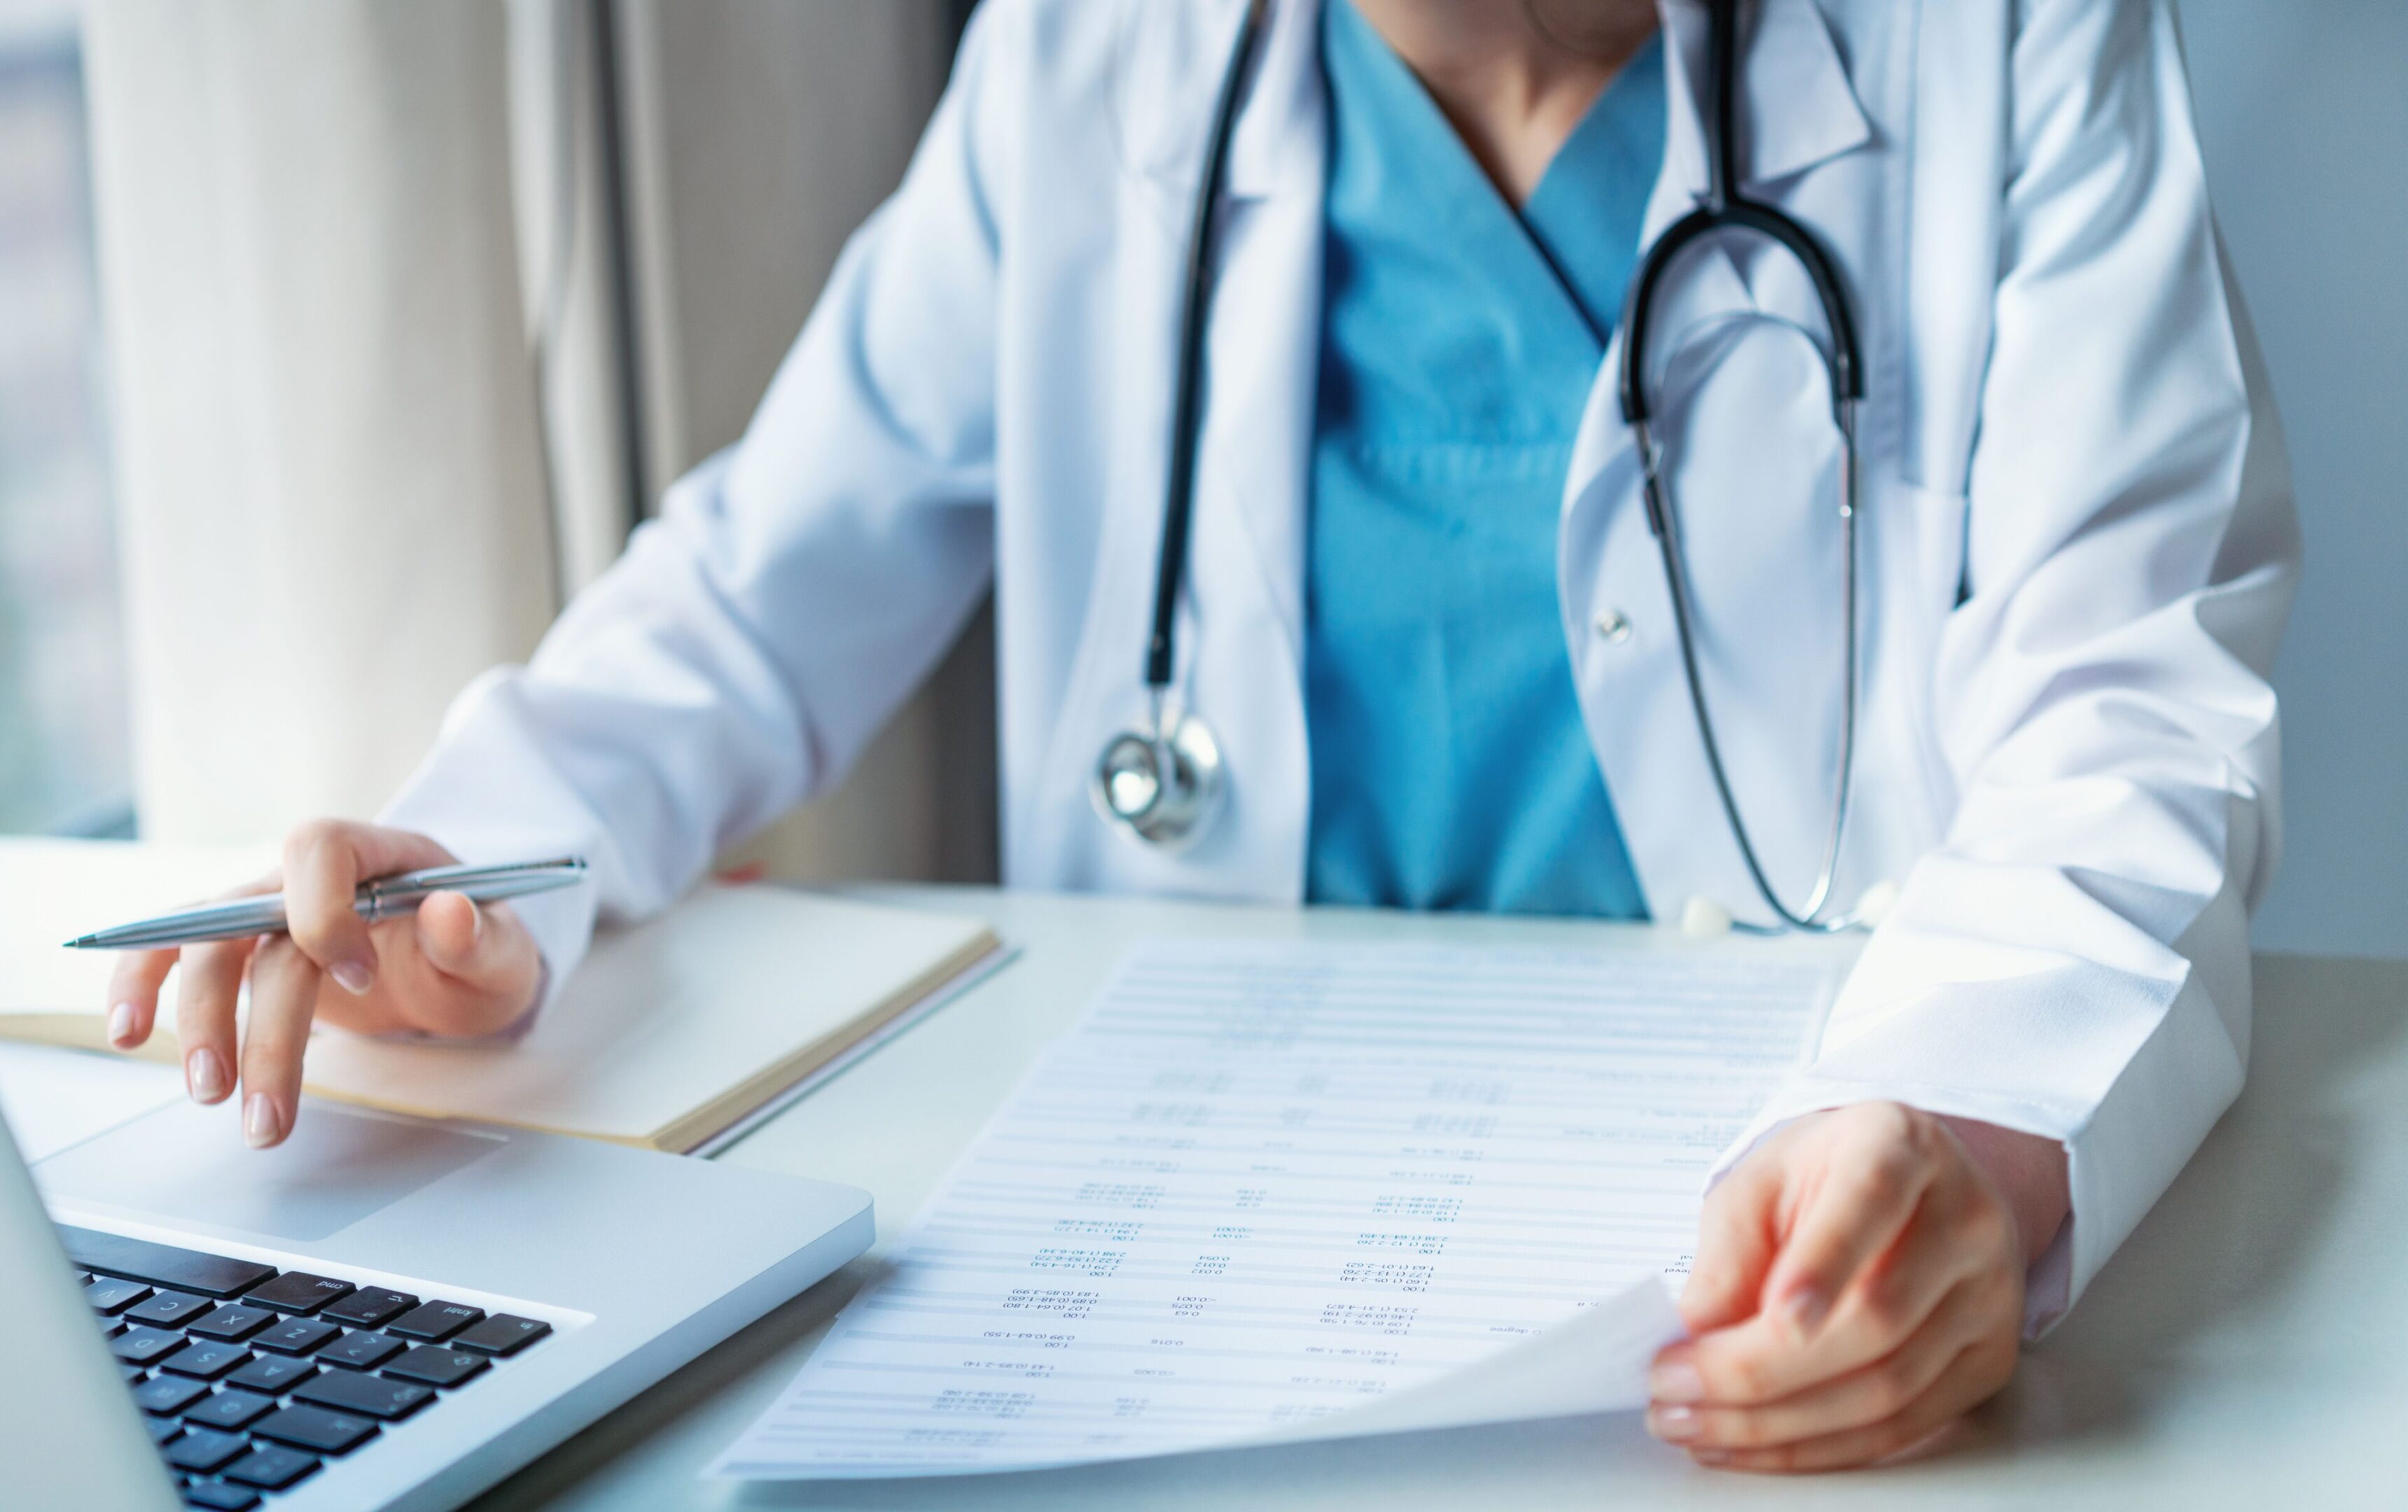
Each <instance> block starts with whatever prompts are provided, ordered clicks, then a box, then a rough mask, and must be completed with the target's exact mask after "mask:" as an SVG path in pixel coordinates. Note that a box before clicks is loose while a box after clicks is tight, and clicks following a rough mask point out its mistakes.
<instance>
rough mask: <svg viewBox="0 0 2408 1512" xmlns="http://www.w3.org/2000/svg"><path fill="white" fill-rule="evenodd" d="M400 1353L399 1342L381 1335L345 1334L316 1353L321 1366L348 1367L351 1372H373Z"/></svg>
mask: <svg viewBox="0 0 2408 1512" xmlns="http://www.w3.org/2000/svg"><path fill="white" fill-rule="evenodd" d="M399 1353H401V1341H400V1340H399V1339H389V1338H386V1337H385V1336H384V1335H383V1334H368V1333H359V1334H344V1335H343V1336H342V1337H341V1338H339V1339H337V1340H336V1341H335V1342H334V1343H332V1344H330V1345H328V1346H326V1347H325V1348H322V1349H321V1350H319V1351H318V1361H319V1362H320V1363H322V1364H328V1365H349V1366H351V1368H352V1369H353V1370H374V1369H376V1367H377V1366H379V1365H380V1364H383V1363H384V1362H386V1361H388V1360H390V1359H392V1358H393V1357H394V1355H397V1354H399Z"/></svg>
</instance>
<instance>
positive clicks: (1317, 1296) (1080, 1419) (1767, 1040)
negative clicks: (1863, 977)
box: [713, 941, 1827, 1479]
mask: <svg viewBox="0 0 2408 1512" xmlns="http://www.w3.org/2000/svg"><path fill="white" fill-rule="evenodd" d="M1826 985H1827V972H1826V970H1825V969H1824V968H1822V967H1819V966H1815V965H1812V964H1799V963H1795V962H1794V961H1789V960H1785V959H1779V958H1749V957H1746V956H1742V955H1737V954H1708V953H1704V952H1699V951H1679V952H1666V953H1661V954H1658V953H1654V952H1642V951H1632V950H1622V951H1602V950H1598V951H1570V950H1553V949H1478V948H1473V949H1466V948H1458V947H1422V946H1394V945H1381V946H1360V945H1353V944H1338V945H1333V944H1324V943H1310V942H1308V943H1292V942H1277V943H1268V944H1267V943H1260V942H1252V941H1178V942H1159V943H1154V944H1150V945H1148V946H1145V947H1143V948H1141V949H1140V950H1138V951H1137V952H1135V953H1134V954H1133V955H1132V957H1131V958H1130V959H1129V960H1128V961H1127V962H1126V963H1125V964H1124V965H1123V967H1122V969H1121V970H1120V972H1119V974H1118V975H1117V977H1115V978H1114V980H1113V982H1112V984H1111V986H1110V987H1109V988H1108V989H1107V990H1106V991H1104V993H1103V994H1102V996H1101V997H1100V998H1099V999H1098V1000H1097V1002H1096V1003H1095V1005H1094V1006H1092V1007H1091V1008H1090V1009H1089V1010H1088V1012H1087V1014H1086V1016H1085V1018H1084V1019H1083V1020H1082V1022H1081V1023H1080V1024H1079V1026H1078V1027H1077V1028H1076V1029H1075V1030H1074V1031H1073V1032H1072V1033H1071V1034H1069V1035H1068V1037H1066V1038H1065V1039H1064V1040H1063V1041H1062V1042H1061V1043H1060V1044H1058V1045H1057V1046H1056V1047H1054V1049H1053V1050H1052V1051H1051V1052H1049V1053H1048V1054H1047V1056H1046V1057H1045V1058H1044V1059H1043V1060H1042V1061H1041V1062H1040V1063H1039V1064H1038V1066H1037V1067H1036V1068H1035V1069H1034V1070H1033V1071H1032V1072H1031V1073H1030V1074H1029V1076H1028V1077H1027V1078H1026V1080H1025V1081H1024V1082H1023V1083H1022V1085H1021V1086H1020V1088H1019V1090H1018V1091H1016V1092H1015V1093H1014V1094H1013V1095H1012V1097H1011V1100H1010V1101H1009V1102H1008V1103H1007V1104H1006V1105H1005V1106H1004V1107H1003V1108H1002V1110H1001V1111H999V1112H998V1113H997V1114H996V1117H995V1118H994V1120H992V1121H991V1122H990V1123H989V1124H988V1126H987V1128H986V1130H985V1131H984V1133H983V1134H982V1135H981V1136H980V1138H979V1139H978V1141H977V1142H976V1143H975V1144H974V1145H973V1146H972V1147H971V1148H970V1149H969V1151H968V1153H967V1154H966V1155H965V1157H964V1158H963V1160H962V1161H961V1163H960V1164H959V1165H957V1166H956V1167H955V1168H954V1170H953V1175H952V1176H951V1177H950V1178H949V1179H948V1180H947V1182H946V1183H945V1184H944V1185H943V1187H942V1188H940V1190H939V1192H938V1194H937V1195H936V1196H935V1197H934V1198H933V1199H932V1200H931V1201H930V1202H929V1204H928V1205H927V1206H926V1208H925V1210H924V1211H923V1212H922V1214H921V1215H920V1217H919V1219H918V1220H917V1221H916V1222H915V1223H914V1225H913V1226H912V1227H911V1229H910V1232H908V1233H907V1234H905V1235H904V1236H903V1237H902V1238H901V1239H900V1241H899V1242H898V1243H897V1244H896V1246H895V1248H893V1250H892V1252H891V1255H890V1259H891V1262H892V1265H893V1268H892V1270H891V1271H890V1272H889V1273H888V1274H887V1275H886V1276H885V1277H882V1279H880V1280H879V1281H877V1282H875V1283H873V1284H872V1285H871V1286H870V1287H869V1288H867V1289H866V1290H865V1291H863V1293H862V1294H861V1295H860V1296H859V1297H857V1298H855V1299H854V1300H853V1303H852V1305H849V1306H848V1307H847V1308H846V1309H845V1310H844V1312H843V1314H842V1315H841V1316H840V1317H839V1319H837V1321H836V1323H835V1325H834V1327H833V1328H832V1329H831V1331H830V1333H829V1334H828V1336H827V1337H826V1338H825V1339H824V1340H823V1341H822V1343H821V1345H820V1348H819V1350H818V1352H817V1353H816V1354H815V1355H814V1356H813V1357H812V1359H811V1360H810V1362H809V1363H808V1364H807V1365H806V1366H805V1367H804V1368H803V1370H802V1372H801V1374H800V1375H799V1376H797V1377H796V1380H795V1381H794V1383H793V1384H792V1385H791V1386H789V1387H788V1388H787V1390H786V1391H785V1393H784V1394H783V1395H782V1396H781V1398H780V1399H779V1401H778V1402H777V1404H776V1405H774V1406H773V1407H772V1408H771V1409H770V1410H769V1411H768V1412H767V1414H766V1415H764V1417H763V1418H762V1419H761V1420H760V1421H759V1422H757V1423H756V1424H754V1426H753V1428H752V1429H751V1430H750V1431H749V1432H748V1433H747V1434H745V1435H744V1436H743V1438H742V1439H741V1440H740V1441H739V1442H738V1443H737V1444H736V1445H735V1446H734V1447H733V1448H730V1449H729V1450H728V1451H727V1453H726V1454H724V1456H723V1457H722V1458H721V1460H720V1462H718V1464H716V1465H715V1466H714V1467H713V1473H714V1474H717V1475H722V1476H738V1477H743V1478H753V1479H769V1478H784V1479H822V1478H841V1477H864V1476H926V1475H945V1474H957V1473H967V1472H977V1471H999V1470H1016V1469H1031V1468H1037V1467H1039V1466H1047V1465H1061V1464H1070V1463H1078V1462H1088V1461H1097V1460H1109V1459H1128V1458H1135V1457H1139V1456H1144V1455H1154V1454H1168V1453H1176V1452H1181V1451H1185V1450H1192V1449H1201V1448H1218V1447H1226V1446H1236V1445H1241V1444H1249V1443H1269V1442H1280V1441H1292V1440H1295V1439H1299V1438H1325V1437H1338V1436H1345V1435H1351V1434H1363V1433H1392V1432H1399V1431H1408V1430H1419V1429H1427V1428H1436V1427H1446V1426H1455V1425H1461V1424H1467V1423H1473V1422H1487V1421H1498V1420H1504V1419H1516V1418H1530V1417H1549V1416H1561V1415H1568V1414H1575V1413H1584V1412H1598V1411H1608V1410H1615V1409H1620V1408H1627V1407H1635V1406H1638V1405H1642V1404H1643V1402H1644V1400H1645V1386H1644V1380H1645V1373H1646V1366H1647V1362H1648V1361H1649V1359H1650V1358H1651V1357H1652V1356H1653V1354H1654V1353H1655V1351H1656V1349H1657V1348H1660V1347H1661V1346H1662V1345H1664V1344H1665V1343H1667V1342H1669V1341H1670V1339H1672V1338H1673V1337H1676V1336H1677V1335H1678V1334H1679V1326H1680V1325H1679V1321H1678V1317H1677V1315H1676V1314H1675V1313H1674V1311H1673V1309H1672V1306H1671V1303H1670V1296H1669V1294H1668V1292H1667V1291H1666V1290H1665V1283H1664V1281H1663V1280H1662V1279H1661V1277H1662V1275H1663V1274H1664V1273H1665V1272H1667V1271H1668V1270H1669V1271H1672V1272H1675V1273H1677V1272H1679V1271H1682V1270H1684V1268H1685V1263H1686V1256H1685V1253H1684V1251H1685V1250H1686V1248H1687V1247H1688V1246H1689V1244H1690V1243H1691V1241H1692V1235H1693V1234H1694V1233H1695V1230H1696V1224H1697V1216H1698V1207H1699V1197H1700V1191H1701V1183H1702V1178H1703V1177H1704V1174H1705V1171H1706V1169H1707V1167H1708V1166H1709V1164H1711V1163H1712V1162H1713V1158H1714V1156H1715V1155H1716V1154H1717V1153H1718V1152H1719V1151H1720V1150H1721V1149H1722V1148H1723V1147H1724V1146H1725V1145H1727V1143H1728V1142H1729V1141H1730V1140H1731V1139H1732V1138H1734V1137H1735V1136H1736V1135H1737V1134H1739V1132H1740V1131H1741V1130H1742V1127H1744V1125H1745V1124H1746V1122H1747V1120H1748V1119H1749V1118H1750V1117H1751V1116H1752V1115H1753V1114H1754V1112H1755V1110H1756V1108H1757V1107H1759V1106H1760V1105H1762V1104H1763V1101H1764V1099H1765V1097H1766V1096H1767V1094H1768V1093H1769V1092H1770V1091H1771V1089H1772V1087H1773V1085H1774V1084H1775V1082H1776V1081H1777V1080H1778V1079H1779V1078H1780V1077H1781V1076H1782V1074H1783V1073H1784V1072H1785V1071H1786V1070H1787V1069H1788V1068H1789V1067H1791V1066H1792V1065H1794V1064H1795V1063H1798V1061H1799V1059H1800V1058H1801V1056H1802V1055H1803V1054H1804V1053H1806V1052H1807V1050H1808V1049H1809V1048H1811V1045H1812V1042H1813V1035H1814V1034H1815V1032H1816V1030H1817V1028H1818V1027H1819V1022H1820V1015H1821V1010H1822V1007H1823V1002H1824V997H1825V989H1826Z"/></svg>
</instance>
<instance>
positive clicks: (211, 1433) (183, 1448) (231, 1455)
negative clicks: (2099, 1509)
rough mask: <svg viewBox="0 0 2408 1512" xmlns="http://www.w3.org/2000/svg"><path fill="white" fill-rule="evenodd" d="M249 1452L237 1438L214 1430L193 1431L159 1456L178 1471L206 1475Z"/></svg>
mask: <svg viewBox="0 0 2408 1512" xmlns="http://www.w3.org/2000/svg"><path fill="white" fill-rule="evenodd" d="M247 1448H251V1445H250V1444H248V1443H247V1442H245V1441H244V1439H243V1436H242V1435H241V1434H221V1433H219V1432H218V1431H217V1430H216V1429H214V1428H195V1429H193V1430H192V1431H191V1432H190V1433H187V1434H185V1435H184V1436H183V1437H181V1438H179V1439H177V1440H176V1441H175V1442H174V1443H172V1444H169V1445H168V1446H167V1447H166V1448H165V1449H164V1450H163V1451H162V1452H163V1453H164V1454H165V1456H166V1458H167V1462H168V1463H169V1464H172V1465H174V1466H175V1467H176V1468H177V1469H179V1470H190V1471H192V1472H193V1473H194V1474H196V1475H203V1476H206V1475H208V1473H209V1472H210V1471H212V1470H215V1469H216V1468H218V1466H220V1465H222V1464H224V1463H226V1462H228V1461H231V1460H235V1459H237V1458H239V1457H240V1456H241V1454H242V1451H243V1450H245V1449H247Z"/></svg>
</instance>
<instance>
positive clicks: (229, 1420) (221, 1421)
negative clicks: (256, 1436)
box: [184, 1391, 276, 1434]
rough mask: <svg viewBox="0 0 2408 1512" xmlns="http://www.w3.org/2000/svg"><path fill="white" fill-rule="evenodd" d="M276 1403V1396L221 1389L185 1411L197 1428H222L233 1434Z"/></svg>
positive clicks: (187, 1419) (188, 1420)
mask: <svg viewBox="0 0 2408 1512" xmlns="http://www.w3.org/2000/svg"><path fill="white" fill-rule="evenodd" d="M275 1405H276V1398H274V1397H272V1396H261V1395H260V1394H259V1393H258V1392H256V1391H220V1392H218V1393H217V1394H216V1395H215V1396H212V1397H210V1398H209V1399H208V1401H206V1402H203V1403H201V1404H199V1405H196V1406H194V1407H193V1409H192V1410H191V1411H189V1412H187V1413H185V1414H184V1420H185V1421H186V1422H188V1423H191V1424H192V1425H193V1427H195V1428H222V1429H224V1430H225V1431H226V1432H227V1433H229V1434H231V1433H233V1432H235V1431H236V1430H237V1429H239V1428H241V1427H242V1426H243V1425H244V1424H245V1423H247V1422H249V1421H251V1419H253V1418H256V1417H258V1416H259V1415H260V1414H261V1413H263V1412H266V1411H269V1410H271V1409H272V1408H274V1407H275Z"/></svg>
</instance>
